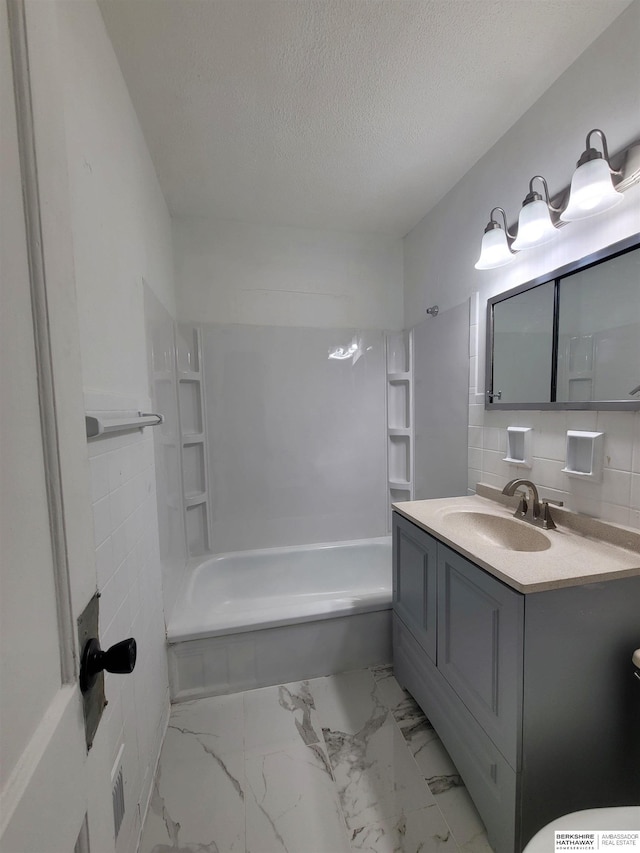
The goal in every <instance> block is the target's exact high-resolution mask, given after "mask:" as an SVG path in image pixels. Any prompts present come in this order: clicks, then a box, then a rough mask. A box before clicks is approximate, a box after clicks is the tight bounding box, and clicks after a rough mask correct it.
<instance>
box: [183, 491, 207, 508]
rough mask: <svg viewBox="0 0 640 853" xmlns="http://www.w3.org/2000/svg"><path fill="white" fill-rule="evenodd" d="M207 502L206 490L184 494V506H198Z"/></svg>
mask: <svg viewBox="0 0 640 853" xmlns="http://www.w3.org/2000/svg"><path fill="white" fill-rule="evenodd" d="M206 502H207V493H206V492H193V493H191V494H187V495H185V496H184V503H185V506H187V507H190V506H198V505H199V504H204V503H206Z"/></svg>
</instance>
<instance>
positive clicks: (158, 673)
mask: <svg viewBox="0 0 640 853" xmlns="http://www.w3.org/2000/svg"><path fill="white" fill-rule="evenodd" d="M85 403H86V404H87V410H88V411H97V410H103V411H104V410H105V409H106V402H105V400H104V399H103V398H102V397H97V396H96V395H87V399H86V400H85ZM108 403H109V408H110V410H111V412H112V413H113V412H114V411H115V408H117V409H118V411H122V412H124V411H125V410H128V409H130V408H132V409H133V410H134V411H137V410H138V406H131V401H125V400H116V398H109V400H108ZM148 404H149V401H144V404H143V405H144V408H143V410H144V411H148V410H149V408H148ZM88 448H89V459H90V472H91V494H92V500H93V518H94V531H95V543H96V567H97V584H98V590H99V592H100V593H101V598H100V644H101V646H102V648H103V649H107V648H108V647H109V646H110V645H112V644H113V643H117V642H118V641H120V640H123V639H126V638H127V637H135V639H136V642H137V645H138V660H137V663H136V668H135V670H134V672H133V673H132V674H131V675H110V674H109V673H107V674H106V676H105V693H106V698H107V700H108V705H107V707H106V708H105V711H104V715H103V718H102V721H101V723H100V726H99V728H98V733H97V737H101V738H106V740H107V742H108V751H109V753H110V754H111V756H112V760H113V761H115V759H116V757H117V754H118V751H119V749H120V746H121V744H122V743H124V745H125V749H124V755H123V766H124V791H125V818H124V822H123V824H122V827H121V830H120V833H119V836H118V843H117V848H116V849H117V851H118V853H129V851H135V850H136V849H137V845H138V839H139V834H140V828H141V822H142V818H143V817H144V814H145V812H146V807H147V803H148V800H149V795H150V790H151V782H152V780H153V776H154V773H155V767H156V763H157V760H158V756H159V753H160V747H161V745H162V740H163V737H164V731H165V728H166V722H167V718H168V712H169V685H168V674H167V662H166V653H165V626H164V616H163V607H162V582H161V569H160V558H159V549H158V520H157V510H156V498H155V467H154V455H153V435H152V432H151V429H150V428H147V429H145V430H143V431H138V430H136V431H134V432H127V433H118V434H114V435H111V436H107V437H103V438H98V439H94V440H92V441H90V442H89V445H88Z"/></svg>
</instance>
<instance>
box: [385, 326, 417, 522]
mask: <svg viewBox="0 0 640 853" xmlns="http://www.w3.org/2000/svg"><path fill="white" fill-rule="evenodd" d="M385 357H386V375H387V393H386V408H387V501H388V523H389V529H391V504H392V503H393V502H394V501H398V500H400V501H404V500H413V481H412V477H413V437H414V428H413V334H412V332H410V331H404V332H387V334H386V335H385Z"/></svg>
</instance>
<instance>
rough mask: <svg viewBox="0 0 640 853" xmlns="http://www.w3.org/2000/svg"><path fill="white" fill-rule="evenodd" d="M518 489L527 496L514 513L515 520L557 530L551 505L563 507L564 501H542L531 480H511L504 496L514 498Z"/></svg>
mask: <svg viewBox="0 0 640 853" xmlns="http://www.w3.org/2000/svg"><path fill="white" fill-rule="evenodd" d="M516 489H525V490H526V491H527V494H523V495H522V496H521V498H520V503H519V504H518V508H517V510H516V511H515V512H514V513H513V516H514V518H521V519H522V520H523V521H526V522H528V523H529V524H534V525H535V526H536V527H542V528H544V530H555V527H556V525H555V523H554V521H553V519H552V518H551V513H550V512H549V503H555V504H557V505H558V506H562V501H549V500H542V501H541V500H540V497H539V495H538V490H537V488H536V487H535V485H534V484H533V483H532V482H531V480H520V479H516V480H509V482H508V483H507V485H506V486H505V487H504V489H503V490H502V494H503V495H508V496H509V497H513V495H514V494H515V493H516Z"/></svg>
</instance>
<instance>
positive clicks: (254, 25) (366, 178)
mask: <svg viewBox="0 0 640 853" xmlns="http://www.w3.org/2000/svg"><path fill="white" fill-rule="evenodd" d="M627 5H629V0H100V8H101V10H102V13H103V16H104V19H105V22H106V25H107V29H108V32H109V35H110V37H111V40H112V42H113V45H114V48H115V51H116V54H117V56H118V60H119V62H120V65H121V68H122V71H123V74H124V77H125V79H126V81H127V85H128V87H129V91H130V93H131V97H132V100H133V104H134V107H135V109H136V112H137V114H138V116H139V119H140V123H141V126H142V129H143V132H144V134H145V138H146V140H147V144H148V146H149V149H150V151H151V155H152V157H153V161H154V163H155V166H156V170H157V173H158V177H159V180H160V184H161V186H162V189H163V192H164V194H165V198H166V199H167V203H168V205H169V209H170V211H171V213H172V215H174V216H190V215H206V216H216V217H222V218H225V219H234V220H240V221H245V222H254V223H269V224H280V225H299V226H304V227H311V228H330V229H340V230H355V231H371V232H384V233H390V234H397V235H404V234H406V233H407V232H408V231H409V230H410V229H411V228H412V227H413V226H414V225H415V224H416V223H417V222H419V221H420V219H421V218H422V217H423V216H424V215H425V214H426V213H427V212H428V211H429V210H430V209H431V208H432V207H433V206H434V204H435V203H436V202H437V201H438V200H439V199H440V198H441V197H442V196H443V195H444V194H445V193H446V192H447V191H448V190H449V189H450V188H451V187H452V186H453V185H454V184H455V183H456V182H457V181H458V180H459V179H460V178H461V177H462V175H464V173H465V172H466V171H467V170H468V169H469V168H470V167H471V166H472V165H473V164H474V163H475V162H476V161H477V160H478V159H479V158H480V157H481V156H482V155H483V154H484V153H485V152H486V151H487V150H488V149H489V148H490V147H491V146H492V145H493V144H494V143H495V142H496V141H497V140H498V139H499V138H500V136H502V134H503V133H504V132H505V131H506V130H507V129H508V128H509V127H510V126H511V125H512V124H513V123H514V122H515V121H516V120H517V119H518V118H519V117H520V116H521V115H522V114H523V113H524V112H525V111H526V110H527V109H528V108H529V107H530V106H531V105H532V104H533V103H534V102H535V101H536V100H537V98H538V97H539V96H540V95H541V94H542V93H543V92H544V91H545V90H546V89H547V88H548V87H549V86H550V85H551V83H553V81H554V80H555V79H556V78H557V77H558V76H559V75H560V74H561V73H562V72H563V71H564V70H565V69H566V68H567V67H568V66H569V65H570V64H571V63H572V62H573V61H574V60H575V59H576V58H577V56H578V55H579V54H580V53H581V52H582V51H583V50H584V49H585V48H586V47H587V46H588V45H589V44H590V43H591V42H592V41H593V40H594V38H596V37H597V36H598V35H599V34H600V33H601V32H602V31H603V30H604V29H605V28H606V27H607V26H608V25H609V23H610V22H611V21H612V20H613V19H614V18H615V17H616V16H617V15H619V14H620V12H622V10H623V9H624V8H625V7H626V6H627Z"/></svg>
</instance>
